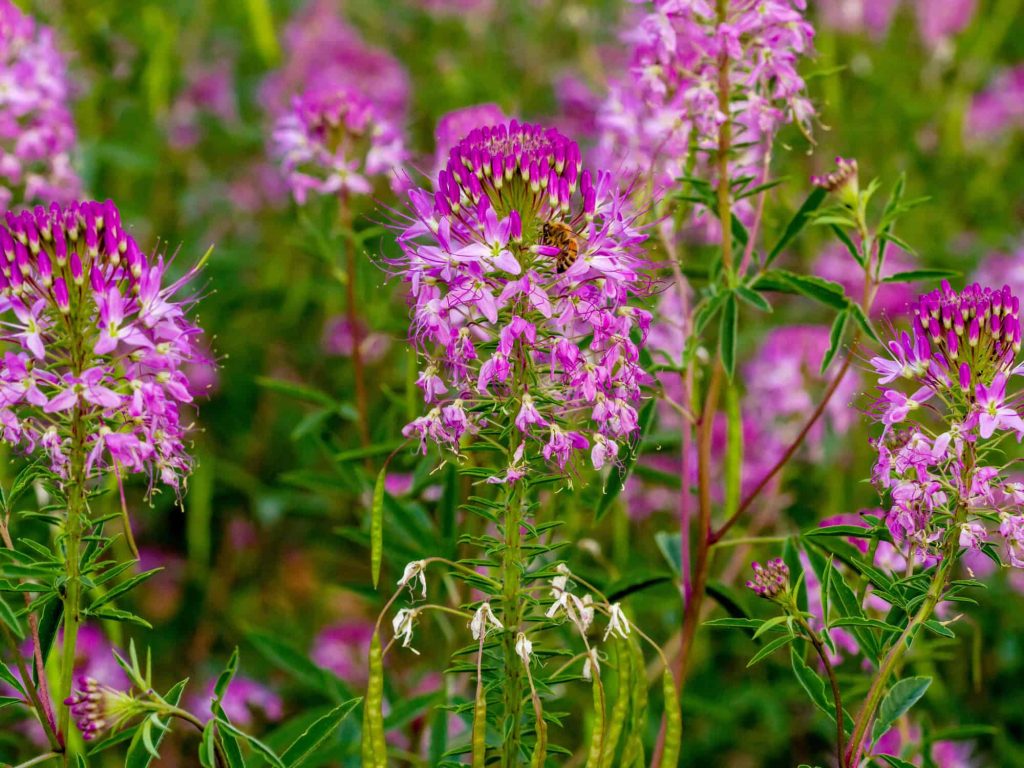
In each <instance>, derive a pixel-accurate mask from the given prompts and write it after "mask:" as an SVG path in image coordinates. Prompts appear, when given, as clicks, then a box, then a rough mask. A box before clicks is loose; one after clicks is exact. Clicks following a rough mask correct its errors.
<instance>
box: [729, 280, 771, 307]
mask: <svg viewBox="0 0 1024 768" xmlns="http://www.w3.org/2000/svg"><path fill="white" fill-rule="evenodd" d="M736 295H737V296H739V297H740V298H741V299H743V301H745V302H746V303H747V304H749V305H750V306H752V307H754V309H759V310H761V311H762V312H771V311H772V305H771V304H769V303H768V299H766V298H765V297H764V296H762V295H761V294H760V293H758V292H757V291H753V290H751V289H750V288H748V287H747V286H745V285H740V286H738V287H737V288H736Z"/></svg>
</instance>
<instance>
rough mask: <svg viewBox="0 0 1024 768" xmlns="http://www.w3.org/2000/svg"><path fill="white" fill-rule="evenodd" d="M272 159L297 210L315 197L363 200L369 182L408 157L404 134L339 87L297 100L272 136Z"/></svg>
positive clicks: (367, 101)
mask: <svg viewBox="0 0 1024 768" xmlns="http://www.w3.org/2000/svg"><path fill="white" fill-rule="evenodd" d="M273 142H274V151H275V154H276V155H277V156H278V157H279V158H280V161H281V166H282V170H283V171H284V175H285V178H286V179H287V180H288V185H289V187H290V188H291V191H292V195H293V196H294V197H295V200H296V202H298V203H299V204H300V205H301V204H303V203H305V202H306V199H307V197H308V195H309V193H310V192H312V193H314V194H317V195H339V196H344V195H352V194H355V195H366V194H369V193H370V192H372V190H373V186H372V184H371V183H370V179H369V177H373V176H390V177H391V179H392V181H394V180H397V179H398V174H397V173H396V172H395V171H396V169H397V168H399V167H400V166H401V164H402V163H403V161H404V160H405V158H406V151H405V145H404V142H403V139H402V133H401V131H400V130H399V128H398V126H397V125H396V124H395V123H393V122H392V121H391V120H390V119H389V118H388V117H387V116H386V115H385V114H384V113H383V112H381V110H380V109H378V107H377V106H376V105H375V104H374V103H373V102H372V101H371V100H370V99H369V98H367V97H366V96H364V95H362V94H361V93H359V92H358V91H356V90H354V89H352V88H348V87H344V86H338V87H336V88H332V89H330V90H319V91H307V92H305V93H304V94H302V95H301V96H296V97H295V98H294V99H293V101H292V109H291V111H290V112H288V113H286V114H284V115H283V116H282V117H280V118H279V119H278V121H277V124H276V125H275V128H274V132H273Z"/></svg>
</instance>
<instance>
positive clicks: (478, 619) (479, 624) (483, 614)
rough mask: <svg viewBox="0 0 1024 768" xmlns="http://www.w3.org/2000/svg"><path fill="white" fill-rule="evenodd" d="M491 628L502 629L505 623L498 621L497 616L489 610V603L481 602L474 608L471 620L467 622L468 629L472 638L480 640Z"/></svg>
mask: <svg viewBox="0 0 1024 768" xmlns="http://www.w3.org/2000/svg"><path fill="white" fill-rule="evenodd" d="M488 625H489V626H488ZM491 628H493V629H504V628H505V625H504V624H502V623H501V622H500V621H498V617H497V616H495V615H494V611H492V610H491V604H490V603H482V604H481V605H480V607H479V608H477V609H476V613H474V614H473V620H472V621H471V622H469V629H470V631H471V632H472V633H473V639H474V640H480V639H481V638H483V637H485V636H486V635H487V632H488V630H489V629H491Z"/></svg>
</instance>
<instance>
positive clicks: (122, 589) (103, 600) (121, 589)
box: [88, 568, 163, 612]
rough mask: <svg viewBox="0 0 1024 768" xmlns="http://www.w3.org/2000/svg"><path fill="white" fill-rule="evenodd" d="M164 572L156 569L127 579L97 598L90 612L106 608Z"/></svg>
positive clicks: (90, 607)
mask: <svg viewBox="0 0 1024 768" xmlns="http://www.w3.org/2000/svg"><path fill="white" fill-rule="evenodd" d="M162 570H163V568H154V569H153V570H151V571H146V572H144V573H139V574H136V575H135V576H132V577H131V578H130V579H126V580H125V581H122V582H121V583H120V584H118V585H117V586H116V587H114V588H113V589H110V590H108V591H107V592H104V593H103V594H102V595H100V596H99V597H98V598H96V600H95V601H94V602H93V604H92V605H90V606H89V609H88V610H89V611H90V612H92V611H96V610H97V609H98V608H100V607H101V606H104V605H106V604H107V603H109V602H111V601H113V600H116V599H117V598H119V597H120V596H121V595H123V594H126V593H127V592H130V591H131V590H133V589H134V588H135V587H137V586H138V585H139V584H141V583H142V582H144V581H146V580H147V579H150V578H152V577H153V576H155V575H156V574H158V573H160V571H162Z"/></svg>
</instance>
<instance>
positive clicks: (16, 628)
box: [0, 594, 25, 640]
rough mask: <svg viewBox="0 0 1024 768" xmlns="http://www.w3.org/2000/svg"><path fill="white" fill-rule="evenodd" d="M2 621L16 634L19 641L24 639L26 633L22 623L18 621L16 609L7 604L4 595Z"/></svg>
mask: <svg viewBox="0 0 1024 768" xmlns="http://www.w3.org/2000/svg"><path fill="white" fill-rule="evenodd" d="M0 621H2V622H3V623H4V624H5V625H7V627H8V629H10V630H11V632H13V633H14V636H15V637H17V638H18V639H19V640H22V639H24V637H25V632H24V630H23V629H22V628H21V622H20V621H18V617H17V615H16V614H15V613H14V609H13V608H11V606H9V605H8V604H7V602H6V601H5V600H4V596H3V595H2V594H0Z"/></svg>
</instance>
